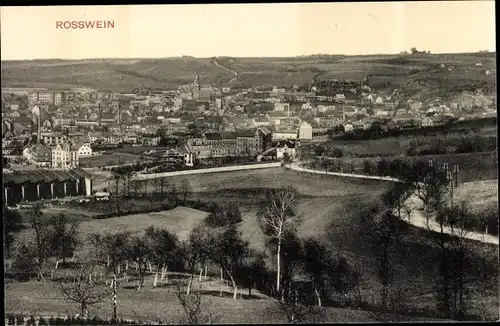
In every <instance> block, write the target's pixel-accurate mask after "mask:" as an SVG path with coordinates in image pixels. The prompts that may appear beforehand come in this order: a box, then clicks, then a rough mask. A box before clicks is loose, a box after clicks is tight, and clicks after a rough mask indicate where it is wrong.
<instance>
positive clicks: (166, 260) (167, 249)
mask: <svg viewBox="0 0 500 326" xmlns="http://www.w3.org/2000/svg"><path fill="white" fill-rule="evenodd" d="M146 237H148V238H149V241H150V242H151V245H152V250H151V257H150V260H151V261H152V262H153V263H155V264H156V266H161V272H162V274H161V275H162V280H163V276H166V277H167V280H168V267H169V266H172V265H173V264H175V263H176V262H177V260H178V259H177V258H179V257H178V256H179V240H178V238H177V236H176V235H175V234H173V233H170V232H169V231H167V230H164V229H155V228H154V227H153V226H151V227H149V228H148V229H146Z"/></svg>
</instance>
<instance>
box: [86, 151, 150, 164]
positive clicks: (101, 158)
mask: <svg viewBox="0 0 500 326" xmlns="http://www.w3.org/2000/svg"><path fill="white" fill-rule="evenodd" d="M148 160H151V158H149V157H146V156H141V155H135V154H128V153H127V154H122V155H120V154H119V153H112V154H102V155H95V156H89V157H83V158H81V159H80V165H81V166H84V167H96V166H101V165H119V164H126V163H133V162H140V161H148Z"/></svg>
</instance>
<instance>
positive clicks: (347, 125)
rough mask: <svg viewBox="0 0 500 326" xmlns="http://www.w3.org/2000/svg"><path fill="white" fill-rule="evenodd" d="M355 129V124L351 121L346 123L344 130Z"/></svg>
mask: <svg viewBox="0 0 500 326" xmlns="http://www.w3.org/2000/svg"><path fill="white" fill-rule="evenodd" d="M353 130H354V125H353V124H352V123H350V122H346V123H344V131H345V132H351V131H353Z"/></svg>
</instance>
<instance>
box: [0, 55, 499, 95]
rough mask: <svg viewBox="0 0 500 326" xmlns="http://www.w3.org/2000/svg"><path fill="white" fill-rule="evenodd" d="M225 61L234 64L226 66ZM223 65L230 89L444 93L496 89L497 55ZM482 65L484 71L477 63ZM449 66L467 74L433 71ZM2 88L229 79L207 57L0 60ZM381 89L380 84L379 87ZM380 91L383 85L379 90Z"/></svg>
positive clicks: (169, 84) (119, 87)
mask: <svg viewBox="0 0 500 326" xmlns="http://www.w3.org/2000/svg"><path fill="white" fill-rule="evenodd" d="M229 59H231V60H232V62H231V61H229ZM218 60H219V61H218V62H220V63H221V64H222V65H225V67H228V68H229V69H232V70H235V71H237V72H238V79H236V80H234V82H232V83H231V85H232V86H238V85H245V86H261V85H281V86H292V85H304V84H309V85H310V84H311V83H312V82H313V81H314V80H317V79H324V78H337V79H351V80H363V79H364V78H365V77H369V78H371V80H372V83H373V86H376V85H378V84H380V83H384V82H387V81H390V83H392V84H394V86H397V85H404V86H406V87H412V84H413V83H414V82H416V81H420V80H423V81H427V80H428V81H431V82H432V83H437V84H438V85H440V87H442V88H444V89H453V88H454V87H456V86H460V87H462V86H464V85H465V86H467V85H469V84H471V83H478V82H481V83H482V82H484V83H486V84H488V85H489V84H494V82H495V77H494V76H486V75H485V74H484V69H494V67H495V65H496V64H495V54H494V53H491V54H483V53H469V54H452V55H440V54H438V55H435V54H432V55H380V56H342V55H338V56H305V57H290V58H243V57H242V58H221V59H218ZM478 61H481V62H482V64H483V65H482V66H481V67H476V66H475V64H476V63H477V62H478ZM441 63H445V64H447V65H449V64H453V65H457V66H459V67H463V69H466V70H467V71H465V72H466V73H464V71H461V70H460V69H457V70H456V71H448V70H447V69H444V70H443V69H435V67H436V65H439V64H441ZM1 72H2V77H1V81H2V85H8V86H11V87H20V86H33V85H36V86H37V87H62V88H66V87H79V86H80V87H81V86H84V87H92V88H97V89H100V90H109V91H111V90H115V91H125V92H129V91H132V90H133V89H134V88H141V87H144V88H147V87H151V88H153V89H165V88H170V89H174V88H177V87H178V86H179V84H188V83H191V82H192V81H193V78H194V74H195V72H197V73H198V74H199V76H200V80H201V82H202V83H207V84H208V83H211V84H214V85H216V86H218V85H221V84H224V83H227V82H228V81H229V80H230V79H232V78H233V76H232V75H231V73H230V72H228V71H227V70H225V69H223V68H221V67H218V66H217V65H215V64H214V63H213V61H212V60H211V59H209V58H193V57H182V58H179V57H177V58H158V59H128V60H123V59H121V60H117V59H97V60H68V61H66V60H33V61H2V67H1ZM379 86H380V85H379ZM382 86H383V85H382Z"/></svg>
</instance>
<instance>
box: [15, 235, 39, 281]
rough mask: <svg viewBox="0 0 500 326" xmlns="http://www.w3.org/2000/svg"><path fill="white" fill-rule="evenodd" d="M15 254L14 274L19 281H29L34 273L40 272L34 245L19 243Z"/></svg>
mask: <svg viewBox="0 0 500 326" xmlns="http://www.w3.org/2000/svg"><path fill="white" fill-rule="evenodd" d="M14 253H15V255H14V257H13V262H12V272H13V273H14V275H16V278H17V279H18V280H19V281H21V280H29V278H30V276H31V275H32V274H33V273H36V272H38V271H39V269H38V265H37V263H36V259H37V252H36V248H35V247H34V246H33V245H32V243H27V244H26V243H18V244H16V247H15V248H14Z"/></svg>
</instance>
